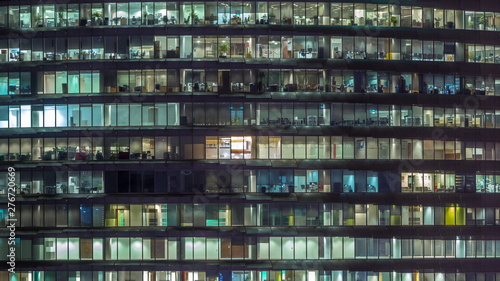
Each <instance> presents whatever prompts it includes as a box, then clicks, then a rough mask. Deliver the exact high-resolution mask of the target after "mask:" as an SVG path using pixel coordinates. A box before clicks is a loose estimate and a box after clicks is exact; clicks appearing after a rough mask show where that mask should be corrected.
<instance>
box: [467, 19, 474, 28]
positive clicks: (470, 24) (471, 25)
mask: <svg viewBox="0 0 500 281" xmlns="http://www.w3.org/2000/svg"><path fill="white" fill-rule="evenodd" d="M467 29H474V21H473V20H471V21H469V23H468V24H467Z"/></svg>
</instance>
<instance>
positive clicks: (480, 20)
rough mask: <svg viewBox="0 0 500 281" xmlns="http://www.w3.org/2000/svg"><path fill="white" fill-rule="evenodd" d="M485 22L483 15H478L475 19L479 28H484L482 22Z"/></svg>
mask: <svg viewBox="0 0 500 281" xmlns="http://www.w3.org/2000/svg"><path fill="white" fill-rule="evenodd" d="M485 22H486V19H485V18H484V17H480V18H479V19H478V20H477V23H478V24H479V30H484V23H485Z"/></svg>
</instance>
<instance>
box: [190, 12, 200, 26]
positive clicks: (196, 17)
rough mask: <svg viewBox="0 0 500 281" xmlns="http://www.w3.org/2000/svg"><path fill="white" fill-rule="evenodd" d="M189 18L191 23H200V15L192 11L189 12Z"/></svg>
mask: <svg viewBox="0 0 500 281" xmlns="http://www.w3.org/2000/svg"><path fill="white" fill-rule="evenodd" d="M191 18H192V19H193V24H200V17H199V16H198V14H197V13H195V12H194V11H193V12H192V13H191Z"/></svg>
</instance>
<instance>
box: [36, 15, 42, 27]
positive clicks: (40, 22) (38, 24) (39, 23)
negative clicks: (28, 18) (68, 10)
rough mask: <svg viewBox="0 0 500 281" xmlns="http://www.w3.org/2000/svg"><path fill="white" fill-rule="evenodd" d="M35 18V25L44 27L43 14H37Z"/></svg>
mask: <svg viewBox="0 0 500 281" xmlns="http://www.w3.org/2000/svg"><path fill="white" fill-rule="evenodd" d="M34 20H35V26H37V27H43V21H42V16H41V15H40V14H36V15H35V17H34Z"/></svg>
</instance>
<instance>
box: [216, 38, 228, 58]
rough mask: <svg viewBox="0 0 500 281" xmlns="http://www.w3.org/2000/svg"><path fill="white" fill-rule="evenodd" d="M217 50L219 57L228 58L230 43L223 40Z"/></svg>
mask: <svg viewBox="0 0 500 281" xmlns="http://www.w3.org/2000/svg"><path fill="white" fill-rule="evenodd" d="M217 51H218V52H219V58H226V57H227V52H229V43H227V42H222V43H220V44H219V46H218V47H217Z"/></svg>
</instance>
